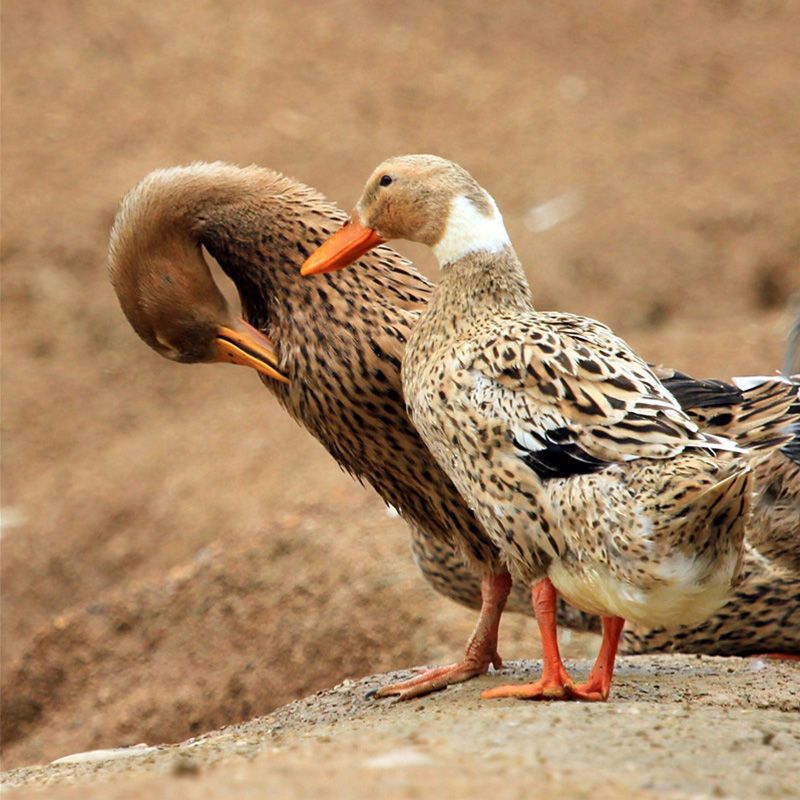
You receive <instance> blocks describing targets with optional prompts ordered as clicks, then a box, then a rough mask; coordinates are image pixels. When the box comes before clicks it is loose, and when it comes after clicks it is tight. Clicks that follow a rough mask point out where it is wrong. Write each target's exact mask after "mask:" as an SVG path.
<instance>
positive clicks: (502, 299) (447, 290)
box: [425, 245, 533, 329]
mask: <svg viewBox="0 0 800 800" xmlns="http://www.w3.org/2000/svg"><path fill="white" fill-rule="evenodd" d="M428 308H429V311H426V312H425V316H426V317H429V318H431V319H432V318H435V317H438V318H440V319H446V320H447V326H448V328H450V329H452V328H453V326H455V327H456V328H458V329H461V328H465V327H469V326H470V325H471V324H472V323H473V322H474V321H475V320H476V319H480V318H485V317H493V316H495V315H497V314H502V313H516V312H520V311H532V310H533V303H532V301H531V292H530V286H529V285H528V281H527V279H526V278H525V273H524V272H523V270H522V265H521V264H520V261H519V259H518V258H517V254H516V253H515V252H514V249H513V248H512V247H511V246H510V245H509V246H507V247H504V248H502V249H501V250H498V251H496V252H488V251H487V252H484V251H475V252H472V253H469V254H467V255H465V256H463V257H461V258H459V259H457V260H455V261H451V262H449V263H447V264H443V265H442V267H441V281H440V283H439V285H438V287H437V288H436V290H435V291H434V296H433V298H432V300H431V303H430V305H429V306H428Z"/></svg>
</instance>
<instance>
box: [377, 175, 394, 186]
mask: <svg viewBox="0 0 800 800" xmlns="http://www.w3.org/2000/svg"><path fill="white" fill-rule="evenodd" d="M391 182H392V176H391V175H381V179H380V181H379V183H380V185H381V186H388V185H389V184H390V183H391Z"/></svg>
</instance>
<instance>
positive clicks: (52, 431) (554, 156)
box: [2, 0, 800, 767]
mask: <svg viewBox="0 0 800 800" xmlns="http://www.w3.org/2000/svg"><path fill="white" fill-rule="evenodd" d="M2 37H3V41H2V103H3V115H2V222H3V230H2V234H3V240H2V248H3V249H2V258H3V282H2V347H3V351H2V411H3V416H2V456H3V461H2V470H3V471H2V681H3V698H2V701H3V708H2V712H3V713H2V716H3V738H4V766H5V767H11V766H16V765H19V764H23V763H32V762H37V761H44V760H50V759H52V758H55V757H58V756H60V755H64V754H65V753H68V752H74V751H77V750H85V749H89V748H93V747H101V746H104V747H110V746H116V745H122V744H130V743H134V742H139V741H147V742H149V743H156V742H161V741H176V740H180V739H184V738H186V737H188V736H191V735H193V734H195V733H199V732H201V731H204V730H208V729H210V728H212V727H216V726H219V725H222V724H224V723H228V722H233V721H237V720H240V719H246V718H248V717H251V716H254V715H256V714H261V713H265V712H267V711H269V710H270V709H272V708H274V707H276V706H277V705H279V704H282V703H284V702H286V701H288V700H290V699H292V698H294V697H298V696H300V695H303V694H307V693H308V692H310V691H313V690H315V689H317V688H321V687H324V686H329V685H331V684H333V683H334V682H336V681H337V680H340V679H342V678H344V677H347V676H359V675H362V674H366V673H368V672H373V671H378V670H385V669H389V668H391V667H399V666H408V665H410V664H414V663H433V662H440V661H443V660H452V659H453V658H454V657H456V656H458V655H460V652H461V649H462V647H463V644H464V641H465V640H466V636H467V634H468V632H469V630H470V629H471V625H472V622H473V621H474V615H473V614H472V613H471V612H468V611H465V610H463V609H460V608H457V607H455V606H453V605H452V604H449V603H448V602H447V601H445V600H443V599H441V598H439V597H438V596H436V595H434V593H433V592H432V591H430V590H429V589H428V588H427V586H426V585H425V584H424V582H423V581H422V579H421V577H419V575H418V573H417V571H416V569H415V567H414V566H413V564H412V562H411V557H410V551H409V547H408V536H407V533H406V529H405V526H404V524H403V523H402V522H401V521H399V520H396V519H391V518H389V517H388V516H387V514H386V510H385V508H384V507H383V505H382V504H381V502H380V501H379V500H378V499H377V497H376V496H375V495H374V494H373V493H371V492H370V491H367V490H364V489H362V488H361V487H359V486H358V485H357V484H356V483H354V482H353V481H351V480H350V479H349V478H347V477H346V476H344V475H343V474H342V473H340V471H339V470H338V468H337V467H336V466H335V464H334V463H333V461H332V460H331V459H330V457H329V456H328V455H327V454H326V453H325V452H324V451H323V450H322V449H321V447H320V446H319V445H317V444H316V442H314V441H313V440H311V438H310V437H309V436H308V435H307V434H306V433H305V432H304V431H303V430H301V429H299V428H298V427H296V426H295V425H294V424H293V423H290V422H289V420H288V418H287V417H285V416H284V415H283V413H282V412H281V411H280V409H279V408H278V407H277V405H276V403H274V402H273V401H272V399H271V397H270V396H269V394H268V393H267V392H266V391H265V390H264V389H263V387H262V386H261V384H260V382H259V381H258V379H257V377H256V376H255V375H254V374H250V373H248V372H247V371H246V370H242V369H232V368H230V367H226V366H222V365H218V366H214V367H184V366H178V365H175V364H172V363H169V362H167V361H165V360H162V359H161V358H159V357H158V356H157V355H156V354H154V353H153V352H151V351H150V350H148V349H147V347H146V346H145V345H143V344H142V343H141V342H140V341H139V340H138V339H137V338H136V336H135V335H134V333H133V331H132V330H131V329H130V328H129V327H128V325H127V323H126V322H125V320H124V318H123V316H122V313H121V312H120V310H119V307H118V304H117V302H116V298H115V297H114V295H113V293H112V291H111V288H110V286H109V284H108V281H107V278H106V275H105V266H104V260H105V248H106V243H107V235H108V230H109V226H110V224H111V220H112V218H113V215H114V213H115V209H116V205H117V203H118V201H119V199H120V197H121V196H122V194H123V193H124V192H125V191H126V190H127V189H128V188H130V187H131V186H132V185H133V184H134V183H135V182H136V181H138V180H139V179H140V178H141V177H143V176H144V175H145V174H146V173H147V172H148V171H150V170H151V169H153V168H155V167H161V166H169V165H174V164H183V163H187V162H190V161H193V160H216V159H223V160H226V161H231V162H235V163H238V164H247V163H251V162H256V163H259V164H263V165H266V166H269V167H272V168H275V169H278V170H281V171H283V172H285V173H288V174H289V175H292V176H294V177H296V178H298V179H300V180H302V181H304V182H306V183H309V184H312V185H314V186H316V187H317V188H319V189H321V190H322V191H324V192H325V193H326V194H327V195H328V196H329V197H331V198H332V199H334V200H336V201H337V202H339V203H340V204H341V205H343V206H344V207H345V208H349V207H350V206H351V204H352V203H353V202H354V200H355V199H356V197H357V195H358V193H359V191H360V188H361V185H362V184H363V181H364V180H365V178H366V176H367V175H368V173H369V172H370V171H371V169H372V168H373V167H374V166H375V164H377V163H378V161H380V160H381V159H382V158H384V157H386V156H388V155H393V154H399V153H404V152H433V153H438V154H440V155H444V156H447V157H450V158H452V159H454V160H456V161H459V162H460V163H462V164H463V165H464V166H465V167H467V169H469V170H470V171H471V172H472V173H473V174H474V175H475V176H476V177H477V178H478V180H479V181H480V182H481V183H482V184H483V185H484V186H485V187H487V189H488V190H489V191H490V192H491V193H492V194H493V195H494V196H495V198H496V199H497V201H498V204H499V206H500V208H501V210H502V211H503V212H504V215H505V219H506V223H507V227H508V229H509V232H510V234H511V236H512V239H513V240H514V242H515V243H516V245H517V248H518V250H519V252H520V255H521V256H522V259H523V262H524V263H525V264H526V266H527V269H528V273H529V277H530V279H531V282H532V285H533V288H534V296H535V298H536V299H537V304H538V305H539V306H540V307H541V308H559V309H563V310H568V311H573V312H578V313H583V314H587V315H590V316H595V317H598V318H600V319H602V320H603V321H605V322H607V323H609V324H611V325H612V326H613V327H614V328H615V329H616V330H617V331H618V332H619V333H620V334H621V335H623V336H624V337H626V338H627V339H628V340H629V342H630V343H631V344H632V345H633V346H634V347H635V348H636V349H637V350H638V351H639V352H640V353H641V354H642V355H644V356H645V357H647V358H648V359H651V360H655V361H663V362H666V363H669V364H671V365H673V366H678V367H680V368H682V369H684V370H686V371H690V372H693V373H695V374H698V375H704V376H711V375H714V376H719V377H727V376H730V375H731V374H741V373H747V372H753V371H757V372H769V371H772V370H774V369H776V368H777V367H779V366H780V363H781V359H782V354H783V349H784V337H785V334H786V331H787V330H788V328H789V325H790V320H791V314H792V312H791V311H790V299H791V297H792V295H793V294H795V293H797V292H798V291H799V290H800V200H799V199H798V198H800V11H799V10H798V6H797V5H796V4H794V3H789V2H786V3H784V2H779V1H778V0H752V1H751V2H749V1H748V0H704V1H700V0H697V1H696V2H687V3H680V4H676V3H665V2H649V3H644V2H633V1H632V0H630V1H627V0H613V1H612V2H606V3H603V4H598V3H595V2H590V0H584V2H580V1H576V2H571V3H560V2H539V3H526V4H523V3H506V4H502V3H485V2H475V1H473V0H469V1H468V2H463V1H461V2H432V3H421V2H420V3H395V2H357V1H356V0H339V1H338V2H336V1H334V2H328V3H324V4H318V3H312V2H308V1H307V0H297V1H296V2H293V3H285V2H275V1H271V2H262V3H253V4H246V3H239V2H234V0H206V1H205V2H189V0H159V2H142V0H115V2H113V3H109V2H105V0H94V1H92V0H48V2H47V3H37V2H29V0H5V2H4V3H3V7H2ZM404 251H405V252H406V253H407V254H410V255H411V256H412V257H414V258H415V259H418V263H419V264H420V266H421V267H422V268H423V269H424V270H425V271H426V272H427V273H428V274H429V275H434V274H435V273H434V270H433V269H432V263H433V262H432V258H431V257H430V255H429V254H427V253H423V252H422V251H421V250H418V249H411V248H404ZM501 637H502V638H501V642H502V652H503V653H504V655H506V656H507V657H509V656H510V657H513V656H517V657H519V656H529V657H530V656H533V655H535V654H536V646H535V641H534V633H533V629H532V625H531V624H530V622H529V621H525V620H521V619H515V618H512V617H511V616H508V617H507V618H506V620H505V621H504V625H503V631H502V633H501ZM572 646H573V648H574V649H573V652H578V651H580V647H581V642H580V641H576V640H573V642H572Z"/></svg>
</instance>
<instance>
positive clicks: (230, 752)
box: [6, 656, 800, 800]
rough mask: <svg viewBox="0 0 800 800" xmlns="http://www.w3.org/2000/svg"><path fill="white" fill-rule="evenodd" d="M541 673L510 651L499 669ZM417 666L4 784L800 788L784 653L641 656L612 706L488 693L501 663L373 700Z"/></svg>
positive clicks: (379, 793)
mask: <svg viewBox="0 0 800 800" xmlns="http://www.w3.org/2000/svg"><path fill="white" fill-rule="evenodd" d="M569 666H570V667H571V668H573V667H574V668H575V669H576V671H578V670H583V671H585V670H587V669H588V667H589V663H588V662H581V663H578V664H570V665H569ZM537 669H538V667H537V665H536V664H532V663H530V662H514V663H512V664H509V665H508V666H507V667H506V668H505V670H504V671H503V675H502V680H508V679H512V680H513V679H517V680H521V679H530V677H531V674H532V673H534V674H535V673H536V671H537ZM409 674H410V673H407V672H406V673H393V674H392V675H377V676H371V677H369V678H365V679H362V680H360V681H346V682H345V683H343V684H340V685H339V686H336V687H334V688H333V689H328V690H325V691H321V692H318V693H317V694H316V695H314V696H312V697H309V698H306V699H304V700H299V701H296V702H294V703H292V704H290V705H288V706H286V707H284V708H282V709H280V710H278V711H276V712H275V713H273V714H270V715H268V716H266V717H262V718H259V719H255V720H253V721H251V722H246V723H242V724H240V725H236V726H232V727H230V728H225V729H223V730H221V731H215V732H213V733H209V734H206V735H204V736H201V737H198V738H195V739H192V740H190V741H187V742H184V743H182V744H180V745H177V746H172V747H159V748H155V747H146V746H145V745H141V746H139V747H133V748H130V749H128V750H127V751H116V752H105V753H98V752H94V753H86V754H79V755H78V754H76V755H75V756H73V757H71V758H67V759H64V760H62V761H61V762H60V763H57V764H53V765H51V766H49V767H32V768H28V769H20V770H16V771H14V772H13V773H10V774H7V775H6V781H7V783H6V785H7V786H8V787H11V786H16V787H24V786H26V785H28V786H29V787H36V789H35V791H19V792H18V793H17V792H15V793H14V796H15V797H28V796H30V797H40V796H42V794H44V795H45V796H47V797H48V798H59V799H61V798H63V800H69V799H71V798H78V797H81V798H86V797H98V798H99V797H102V798H123V797H125V798H127V797H163V798H171V797H176V798H178V797H180V798H187V799H188V798H194V797H198V798H200V797H202V798H211V797H251V796H252V797H264V796H270V797H287V798H295V797H296V798H300V797H330V798H350V797H420V796H426V797H434V796H437V797H456V796H459V795H464V796H498V797H519V798H522V797H530V796H531V793H534V796H536V795H537V794H539V793H541V795H543V796H560V797H589V796H591V797H594V798H599V800H605V799H606V798H608V800H611V798H628V797H630V798H639V797H641V798H646V797H653V796H658V797H669V798H684V797H693V798H697V797H742V798H749V797H759V798H773V797H774V798H792V797H797V763H798V756H800V729H798V726H797V724H796V723H797V712H798V710H800V689H799V688H798V682H797V671H796V669H793V668H792V667H791V666H787V665H786V664H785V663H784V664H781V663H776V662H765V661H763V660H761V659H749V660H742V659H723V658H710V657H706V656H649V657H644V656H631V657H628V658H625V659H623V660H622V661H621V663H620V665H619V673H618V683H617V687H616V691H615V696H614V698H613V699H612V701H611V702H609V703H608V704H576V703H535V702H534V703H525V702H515V701H506V700H503V701H481V700H480V699H479V698H478V691H479V690H480V689H483V688H488V687H489V686H491V685H493V684H496V683H498V682H499V681H500V680H501V676H498V675H492V676H486V677H484V678H481V679H480V680H477V681H474V682H473V683H471V684H462V685H460V686H455V687H450V688H449V689H447V690H446V691H445V692H442V693H440V694H436V695H433V696H430V697H427V698H424V699H420V700H416V701H410V702H405V703H397V702H393V701H388V702H383V701H375V700H371V699H367V698H365V694H366V692H367V691H369V690H370V689H373V688H375V687H377V686H379V685H381V683H382V682H385V681H386V680H388V679H396V678H398V677H399V678H403V677H407V676H408V675H409ZM576 674H577V672H576ZM792 712H794V713H792ZM109 782H110V783H109ZM43 784H44V785H46V786H47V787H48V788H47V789H46V790H45V791H44V792H43V793H42V788H41V787H42V785H43ZM76 784H77V787H76V786H75V785H76ZM490 793H491V794H490Z"/></svg>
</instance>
